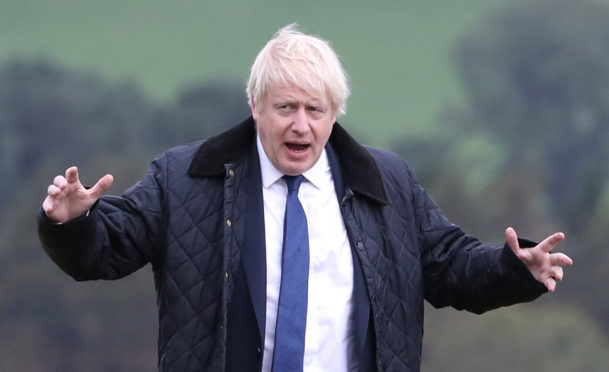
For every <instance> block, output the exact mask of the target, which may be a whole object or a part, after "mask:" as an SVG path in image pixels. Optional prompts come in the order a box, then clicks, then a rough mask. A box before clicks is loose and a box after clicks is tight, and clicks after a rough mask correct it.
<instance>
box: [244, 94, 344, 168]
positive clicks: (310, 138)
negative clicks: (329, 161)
mask: <svg viewBox="0 0 609 372" xmlns="http://www.w3.org/2000/svg"><path fill="white" fill-rule="evenodd" d="M252 116H253V117H254V120H255V121H256V130H257V131H258V135H259V136H260V141H261V142H262V147H263V148H264V152H265V153H266V155H267V157H268V158H269V160H270V161H271V163H273V165H274V166H275V168H277V169H278V170H279V171H280V172H283V173H285V174H287V175H290V176H295V175H299V174H302V173H304V172H306V171H307V170H309V169H311V167H313V165H314V164H315V163H316V162H317V160H318V159H319V157H320V156H321V152H322V150H323V148H324V146H325V145H326V143H327V142H328V139H329V138H330V133H331V132H332V125H333V124H334V122H335V121H336V114H335V112H334V110H333V109H332V105H331V104H330V101H329V100H328V98H327V96H325V95H324V96H323V97H317V96H311V95H309V94H307V93H306V92H304V91H302V90H300V89H298V88H296V87H293V86H278V87H274V88H273V89H271V90H270V91H269V93H267V95H266V96H265V97H264V99H263V104H262V107H256V105H255V103H254V102H252Z"/></svg>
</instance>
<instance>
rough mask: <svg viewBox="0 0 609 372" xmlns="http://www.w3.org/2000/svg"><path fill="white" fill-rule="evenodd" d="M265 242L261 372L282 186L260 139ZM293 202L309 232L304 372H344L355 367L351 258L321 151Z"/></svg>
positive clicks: (266, 360) (274, 290)
mask: <svg viewBox="0 0 609 372" xmlns="http://www.w3.org/2000/svg"><path fill="white" fill-rule="evenodd" d="M257 142H258V154H259V157H260V171H261V173H262V186H263V189H262V195H263V200H264V226H265V239H266V275H267V279H266V333H265V335H264V355H263V361H262V371H263V372H270V371H271V366H272V364H273V347H274V343H275V326H276V322H277V304H278V302H279V289H280V284H281V255H282V245H283V219H284V214H285V202H286V196H287V186H286V184H285V181H284V180H283V179H282V177H283V173H281V172H280V171H279V170H277V169H276V168H275V167H274V166H273V164H272V163H271V162H270V160H269V158H268V157H267V156H266V154H265V152H264V149H263V147H262V144H261V142H260V138H258V139H257ZM303 175H304V177H305V180H304V181H303V183H302V185H301V186H300V190H299V192H298V198H299V200H300V203H301V204H302V206H303V208H304V211H305V214H306V216H307V225H308V231H309V258H310V259H309V293H308V303H307V328H306V334H305V351H304V372H313V371H333V372H341V371H348V370H350V369H352V368H353V367H354V360H355V358H354V355H353V352H352V350H351V348H352V347H353V344H354V342H353V340H354V329H353V328H354V327H353V326H352V323H353V301H354V298H353V257H352V256H351V248H350V245H349V240H348V238H347V232H346V230H345V225H344V223H343V218H342V215H341V213H340V209H339V204H338V198H337V196H336V191H335V190H334V181H333V179H332V172H331V170H330V164H329V163H328V157H327V155H326V152H325V150H324V151H323V153H322V154H321V157H320V159H319V161H318V162H317V163H316V164H315V165H314V166H313V168H311V169H310V170H308V171H307V172H305V173H304V174H303Z"/></svg>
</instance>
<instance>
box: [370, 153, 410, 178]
mask: <svg viewBox="0 0 609 372" xmlns="http://www.w3.org/2000/svg"><path fill="white" fill-rule="evenodd" d="M364 148H365V149H366V151H368V153H369V154H370V155H371V156H372V158H373V159H374V162H375V163H376V165H377V167H378V168H379V171H380V172H381V175H382V176H383V178H387V177H390V178H392V179H396V178H404V177H406V178H408V179H415V175H414V172H413V170H412V168H411V167H410V166H409V165H408V163H407V162H406V160H404V158H402V157H401V156H400V155H398V154H396V153H394V152H392V151H388V150H382V149H377V148H374V147H369V146H364Z"/></svg>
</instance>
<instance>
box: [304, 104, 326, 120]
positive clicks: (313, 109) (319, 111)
mask: <svg viewBox="0 0 609 372" xmlns="http://www.w3.org/2000/svg"><path fill="white" fill-rule="evenodd" d="M307 111H308V112H309V113H310V114H311V116H312V117H313V118H320V117H322V116H323V115H324V112H325V110H324V108H323V107H321V106H307Z"/></svg>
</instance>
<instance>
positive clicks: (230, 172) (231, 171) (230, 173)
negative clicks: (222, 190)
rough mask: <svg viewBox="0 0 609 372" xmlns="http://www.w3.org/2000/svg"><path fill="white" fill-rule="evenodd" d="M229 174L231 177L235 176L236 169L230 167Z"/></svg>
mask: <svg viewBox="0 0 609 372" xmlns="http://www.w3.org/2000/svg"><path fill="white" fill-rule="evenodd" d="M228 175H229V176H230V177H232V176H234V175H235V171H234V170H232V169H229V170H228Z"/></svg>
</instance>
